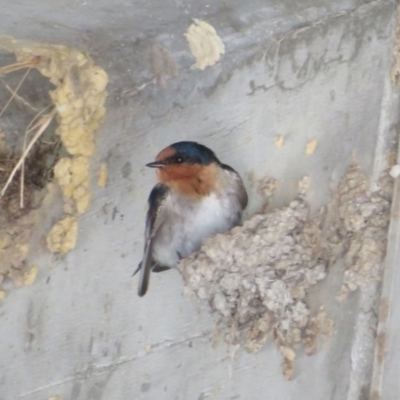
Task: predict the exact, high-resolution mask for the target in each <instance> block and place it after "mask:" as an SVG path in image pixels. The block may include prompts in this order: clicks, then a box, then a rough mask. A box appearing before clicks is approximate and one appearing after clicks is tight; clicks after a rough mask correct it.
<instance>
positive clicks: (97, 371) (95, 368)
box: [18, 331, 211, 399]
mask: <svg viewBox="0 0 400 400" xmlns="http://www.w3.org/2000/svg"><path fill="white" fill-rule="evenodd" d="M210 333H211V331H204V332H202V333H200V334H197V335H193V336H190V337H188V338H185V339H182V340H179V341H174V340H170V339H167V340H164V341H162V342H159V343H156V344H154V345H150V346H149V350H146V349H145V350H142V351H140V352H138V353H137V354H136V355H135V356H133V357H129V358H120V359H118V360H115V361H113V362H111V363H108V364H91V365H89V366H88V367H87V368H85V369H83V370H81V371H77V372H75V373H74V374H73V375H72V376H68V377H66V378H65V379H62V380H60V381H56V382H51V383H49V384H46V385H43V386H40V387H38V388H36V389H33V390H30V391H29V392H25V393H23V394H21V395H20V396H19V397H18V398H19V399H24V398H26V397H28V396H31V395H32V394H37V393H40V392H41V391H43V390H46V389H50V388H54V387H57V386H60V385H63V384H65V383H69V382H73V381H76V380H81V379H83V378H86V377H88V376H100V375H103V374H106V373H108V372H109V371H115V370H116V369H117V368H118V367H120V366H122V365H125V364H128V363H131V362H135V361H137V360H140V359H141V358H143V357H145V356H147V355H148V354H151V353H154V352H156V351H162V350H165V349H170V348H175V347H179V346H182V345H183V346H184V345H188V344H189V343H190V342H191V341H194V340H197V339H202V338H205V337H207V336H208V335H209V334H210Z"/></svg>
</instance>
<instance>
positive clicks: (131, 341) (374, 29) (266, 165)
mask: <svg viewBox="0 0 400 400" xmlns="http://www.w3.org/2000/svg"><path fill="white" fill-rule="evenodd" d="M0 9H1V11H0V12H1V14H2V16H3V18H2V25H1V26H0V34H7V35H13V36H15V37H17V38H20V39H31V40H35V41H46V42H51V43H62V44H66V45H70V46H75V47H77V48H80V49H82V50H84V51H87V52H88V53H89V54H91V55H92V56H93V57H94V59H95V61H96V62H97V64H98V65H100V66H101V67H102V68H104V69H105V70H106V71H107V73H108V74H109V77H110V84H109V89H108V90H109V97H108V101H107V108H108V113H107V115H106V118H105V121H104V124H103V126H102V127H101V129H100V131H99V132H98V136H97V153H96V157H95V158H96V159H95V160H94V162H93V171H95V170H96V169H97V167H98V165H99V163H101V162H106V163H107V165H108V168H109V181H108V185H107V187H106V188H105V189H99V188H95V187H93V192H94V199H93V201H92V205H91V208H90V210H89V211H88V212H87V213H86V214H85V215H83V216H82V217H81V218H80V231H79V238H78V243H77V247H76V249H75V250H73V251H72V252H71V253H69V254H68V255H67V256H66V257H65V258H64V259H58V258H54V257H51V256H49V255H48V254H46V253H45V252H41V251H37V254H36V255H35V256H33V259H32V260H30V261H31V262H32V263H33V262H35V263H37V264H38V265H39V266H40V270H39V275H38V279H37V281H36V283H35V284H34V285H33V286H32V287H29V288H22V289H19V290H10V291H9V293H8V296H7V298H6V299H5V300H4V301H3V302H2V303H1V305H0V354H1V357H0V399H1V400H14V399H29V400H39V399H40V400H42V399H47V398H50V397H51V396H55V395H57V394H58V395H61V396H63V399H64V400H66V399H71V400H81V399H82V400H86V399H96V400H97V399H107V400H108V399H125V398H127V399H149V400H150V399H151V400H153V399H165V400H170V399H171V400H175V399H182V400H198V399H218V400H222V399H243V400H253V399H254V400H258V399H267V398H268V399H277V400H278V399H279V400H280V399H298V400H301V399H304V400H305V399H307V400H308V399H310V398H312V399H315V400H325V399H333V400H343V399H346V398H349V399H367V398H368V394H367V393H368V387H367V386H366V385H367V384H366V383H365V382H364V381H363V379H366V378H365V376H366V375H365V374H368V373H369V372H368V371H367V372H365V371H364V366H363V365H359V364H358V363H357V361H355V360H356V359H357V357H352V345H353V342H354V343H355V344H357V340H356V339H357V338H359V337H360V336H357V335H359V332H357V329H355V326H358V325H357V312H358V307H359V296H358V295H357V294H356V295H353V296H352V297H351V298H350V299H349V300H348V301H347V302H345V303H343V304H341V303H337V302H336V301H334V300H333V298H334V293H335V292H336V290H337V289H338V288H339V287H340V277H341V275H340V271H339V269H338V270H337V271H332V274H331V276H330V278H329V282H328V283H325V284H324V285H322V286H321V287H320V288H319V290H317V291H316V293H315V296H317V297H318V298H319V299H320V301H321V302H322V303H324V304H325V307H326V309H327V310H328V312H329V313H330V315H331V316H333V317H334V319H335V324H336V332H335V334H334V336H333V337H332V339H331V341H330V342H329V343H325V344H322V345H321V348H320V351H319V352H318V353H317V354H316V355H314V356H312V357H307V356H306V355H304V354H300V356H299V358H298V360H296V374H295V378H294V380H293V381H291V382H287V381H285V380H284V379H283V376H282V374H281V370H280V362H281V356H280V355H279V353H278V351H277V350H276V349H275V347H274V346H273V345H272V344H268V345H267V346H266V348H265V350H264V351H262V352H261V353H259V354H256V355H254V354H247V353H246V352H245V351H243V350H240V349H239V350H237V351H235V350H236V349H232V348H229V347H227V346H226V345H225V344H223V343H222V341H221V342H218V343H217V345H213V330H214V323H213V321H212V320H211V318H210V317H209V316H208V314H207V313H206V312H205V311H204V310H199V309H198V307H197V306H196V303H195V302H194V301H192V300H191V299H190V298H188V297H187V296H185V295H184V294H182V288H183V285H182V282H181V278H180V276H179V275H178V273H176V272H174V271H172V272H168V273H163V274H157V275H155V276H153V277H152V281H151V287H150V291H149V293H148V295H146V297H144V298H143V299H139V298H138V297H137V296H136V286H135V285H136V282H135V281H134V282H132V279H131V274H132V271H133V270H134V268H135V267H136V265H137V263H138V262H139V260H140V257H141V252H142V247H143V237H142V236H143V228H144V215H145V210H146V198H147V194H148V192H149V190H150V189H151V187H152V185H153V184H154V181H155V178H154V175H153V171H150V170H148V169H146V168H145V167H144V164H145V163H147V162H149V161H152V159H153V158H154V156H155V155H156V154H157V152H158V151H159V150H160V149H161V148H163V147H165V146H166V145H168V144H170V143H172V142H174V141H178V140H183V139H185V140H186V139H188V140H196V141H199V142H201V143H204V144H205V145H208V146H210V147H211V148H213V149H214V150H215V151H216V153H217V155H218V156H219V157H220V158H221V159H222V160H223V161H224V162H225V163H227V164H230V165H232V166H233V167H234V168H235V169H236V170H238V171H239V172H240V174H241V175H242V176H243V178H244V181H245V184H246V187H247V189H248V192H249V195H250V205H249V209H248V214H252V213H254V212H255V211H256V210H257V209H258V207H259V205H260V199H259V198H258V197H257V194H256V190H255V188H256V183H257V181H258V180H259V179H260V178H263V177H264V176H266V175H268V176H271V177H273V178H275V179H277V181H278V191H277V194H276V196H275V197H274V199H273V202H272V204H271V206H272V207H274V206H279V205H282V204H287V202H288V201H290V200H291V199H292V198H293V196H294V195H295V192H296V188H297V183H298V181H299V179H301V178H302V177H303V176H304V175H309V176H310V177H311V182H312V185H311V188H310V192H309V201H310V202H311V204H312V206H313V207H314V208H316V207H319V206H320V205H322V204H323V203H325V202H326V200H327V198H328V197H329V190H330V185H331V184H332V183H333V184H334V183H335V182H337V180H338V179H339V178H340V177H341V175H342V174H343V173H344V171H345V169H346V167H347V166H348V164H349V162H350V161H351V157H352V155H353V156H354V157H355V159H356V160H357V161H358V162H359V163H360V164H361V166H362V168H363V170H364V172H365V173H366V174H367V175H368V176H369V177H371V179H373V178H376V176H378V175H379V173H380V171H381V168H382V165H383V160H384V157H385V154H386V152H387V150H388V149H389V148H391V146H392V144H393V143H392V142H393V138H394V136H395V134H396V124H397V123H398V121H397V118H398V116H397V114H396V113H394V112H386V111H387V108H388V104H389V105H391V104H393V101H394V100H393V99H394V98H395V96H394V94H393V92H392V87H391V84H390V76H389V71H390V68H391V64H392V59H391V55H392V46H393V43H392V41H393V36H394V24H395V19H394V15H395V14H394V10H395V4H394V2H393V1H384V0H382V1H374V2H363V1H341V2H334V4H332V2H330V1H326V2H324V1H321V2H315V1H302V2H297V3H296V4H293V3H292V2H289V1H284V2H282V1H272V2H270V3H269V4H268V5H266V4H265V2H264V1H257V0H252V1H249V2H246V4H244V2H240V1H235V2H209V3H208V2H205V1H194V0H192V1H191V2H183V1H174V2H172V1H171V2H160V4H155V3H154V2H145V1H132V2H128V1H115V2H111V1H105V0H102V1H87V2H82V1H75V2H71V1H60V0H59V1H57V2H47V1H44V0H40V1H35V2H34V3H33V2H32V3H31V4H25V3H24V2H12V3H10V2H6V1H4V0H1V1H0ZM192 17H196V18H203V19H205V20H207V21H208V22H209V23H211V24H212V25H213V26H214V27H215V28H216V30H217V32H218V33H219V35H220V36H221V38H222V40H223V42H224V43H225V45H226V47H227V53H226V55H225V56H224V57H223V59H222V61H221V62H220V63H218V64H217V65H215V66H214V67H211V68H208V69H207V70H205V71H204V72H201V71H198V70H191V69H190V66H191V65H192V64H193V63H194V59H193V57H192V56H191V55H190V52H189V49H188V46H187V44H186V41H185V38H184V36H183V33H184V32H185V31H186V29H187V27H188V26H189V24H190V23H191V18H192ZM153 42H155V43H159V44H161V45H163V46H164V47H166V48H167V49H168V50H169V51H170V52H171V54H172V56H173V57H174V59H175V60H176V61H177V63H178V65H179V67H180V75H179V76H178V77H177V78H176V79H173V80H171V81H170V82H169V84H168V86H167V88H165V89H164V88H161V87H158V86H155V85H153V84H150V85H148V86H147V87H146V88H145V89H143V90H142V91H139V92H138V91H137V90H136V88H137V87H140V86H141V85H142V84H143V83H146V82H148V80H149V79H150V78H151V74H150V66H149V63H148V58H147V54H148V51H149V46H150V45H151V43H153ZM389 108H390V107H389ZM382 111H385V112H382ZM382 119H384V120H382ZM277 135H283V136H284V145H283V147H282V148H280V149H278V148H277V147H276V146H275V145H274V138H275V137H276V136H277ZM312 139H315V140H317V147H316V151H315V153H314V154H313V155H310V156H308V155H306V152H305V148H306V145H307V143H308V142H309V141H310V140H312ZM361 337H362V336H361ZM353 355H354V349H353ZM367 356H368V355H367ZM367 363H368V357H367ZM361 364H362V363H361ZM363 374H364V375H363ZM354 376H355V377H356V379H357V381H353V379H354V378H353V377H354ZM367 382H368V379H367ZM349 388H350V389H351V390H350V391H349ZM388 398H390V397H388Z"/></svg>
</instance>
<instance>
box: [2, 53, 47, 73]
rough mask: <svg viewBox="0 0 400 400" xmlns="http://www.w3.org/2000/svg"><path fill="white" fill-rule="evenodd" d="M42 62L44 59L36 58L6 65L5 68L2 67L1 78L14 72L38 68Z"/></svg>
mask: <svg viewBox="0 0 400 400" xmlns="http://www.w3.org/2000/svg"><path fill="white" fill-rule="evenodd" d="M41 62H42V57H34V58H32V59H30V60H27V61H21V62H16V63H14V64H10V65H5V66H4V67H0V76H2V75H7V74H9V73H11V72H14V71H19V70H20V69H23V68H32V67H36V66H37V65H39V64H40V63H41Z"/></svg>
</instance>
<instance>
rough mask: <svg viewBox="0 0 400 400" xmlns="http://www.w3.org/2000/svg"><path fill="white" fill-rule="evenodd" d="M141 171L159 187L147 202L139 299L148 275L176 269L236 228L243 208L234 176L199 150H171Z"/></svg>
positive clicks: (195, 146) (191, 145) (184, 146)
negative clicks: (206, 242)
mask: <svg viewBox="0 0 400 400" xmlns="http://www.w3.org/2000/svg"><path fill="white" fill-rule="evenodd" d="M146 166H147V167H150V168H155V169H156V175H157V180H158V183H157V184H156V185H155V186H154V188H153V190H152V191H151V193H150V196H149V199H148V212H147V216H146V229H145V245H144V254H143V259H142V261H141V263H140V264H139V266H138V268H137V270H136V271H135V273H134V275H135V274H136V273H137V272H138V271H140V277H139V284H138V295H139V296H144V295H145V294H146V292H147V289H148V286H149V280H150V272H151V271H153V272H160V271H164V270H167V269H170V268H174V267H176V266H177V264H178V262H179V260H180V259H181V258H184V257H187V256H188V255H189V254H191V253H193V252H195V251H197V250H199V249H200V247H201V245H202V241H203V239H204V238H205V237H207V236H213V235H215V234H217V233H223V232H226V231H228V230H230V229H232V228H233V227H234V226H236V225H238V224H240V222H241V218H242V213H243V210H244V209H245V208H246V206H247V193H246V189H245V187H244V185H243V182H242V179H241V178H240V176H239V174H238V173H237V172H236V171H235V170H234V169H233V168H231V167H230V166H228V165H225V164H222V163H221V162H220V161H219V160H218V158H217V157H216V155H215V154H214V152H213V151H212V150H210V149H209V148H208V147H206V146H203V145H202V144H199V143H196V142H178V143H174V144H171V145H170V146H168V147H166V148H165V149H164V150H162V151H161V152H160V153H159V154H158V155H157V157H156V159H155V161H154V162H151V163H149V164H147V165H146Z"/></svg>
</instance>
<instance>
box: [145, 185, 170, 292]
mask: <svg viewBox="0 0 400 400" xmlns="http://www.w3.org/2000/svg"><path fill="white" fill-rule="evenodd" d="M168 193H169V187H168V186H166V185H163V184H162V183H159V184H157V185H156V186H154V188H153V190H152V191H151V193H150V196H149V200H148V204H149V210H148V211H147V216H146V233H145V245H144V255H143V260H142V262H141V263H140V264H139V267H138V268H139V269H140V276H139V285H138V295H139V296H144V295H145V294H146V292H147V288H148V286H149V279H150V271H151V269H152V266H153V262H154V261H153V259H152V244H153V238H154V235H155V234H156V232H157V230H158V229H159V227H160V226H161V224H162V223H163V221H164V215H165V214H164V210H165V200H166V198H167V196H168Z"/></svg>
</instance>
